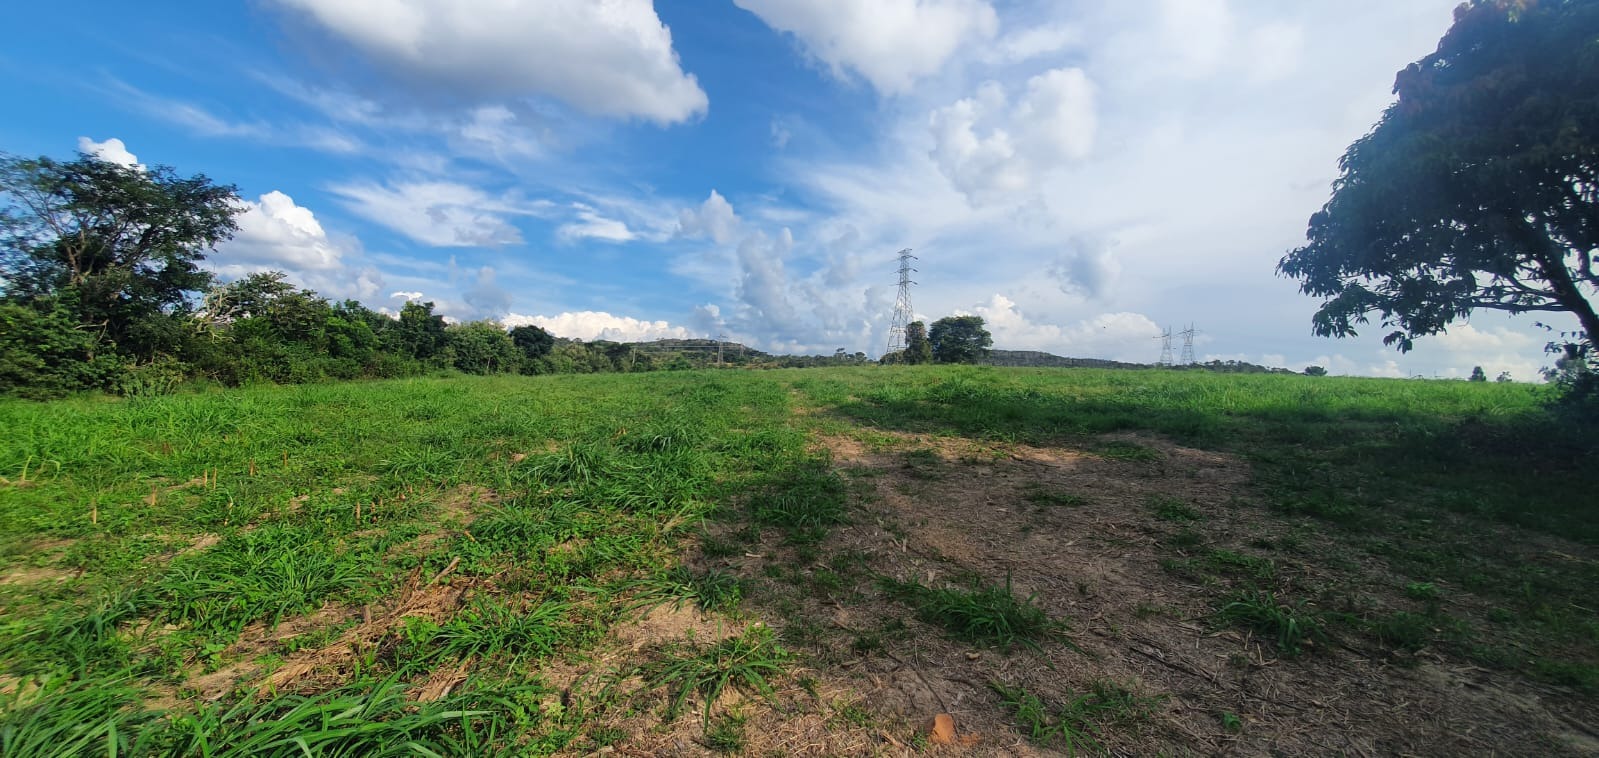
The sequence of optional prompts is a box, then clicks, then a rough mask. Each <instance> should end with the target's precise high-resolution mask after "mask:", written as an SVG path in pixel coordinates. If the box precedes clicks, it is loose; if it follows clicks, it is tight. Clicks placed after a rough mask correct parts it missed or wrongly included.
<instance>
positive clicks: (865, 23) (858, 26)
mask: <svg viewBox="0 0 1599 758" xmlns="http://www.w3.org/2000/svg"><path fill="white" fill-rule="evenodd" d="M734 3H735V4H736V5H738V7H740V8H743V9H744V10H747V11H749V12H751V13H754V14H755V15H756V16H759V17H760V19H761V20H762V21H764V22H766V25H767V26H770V27H772V28H773V29H776V30H778V31H783V32H788V33H790V34H793V35H794V36H795V37H796V38H798V39H799V41H800V43H801V44H802V45H803V46H804V48H805V50H806V52H808V53H809V54H810V55H812V56H814V57H815V58H816V59H817V60H820V61H821V62H822V63H824V64H826V65H827V66H828V67H829V68H830V69H831V70H832V71H833V73H834V75H836V76H840V77H842V76H844V73H845V71H853V72H855V73H857V74H859V75H861V76H862V77H864V78H865V79H866V81H868V82H870V83H871V84H872V86H873V87H875V88H877V90H878V91H879V92H885V93H891V94H896V93H903V92H906V91H908V90H909V89H910V88H911V86H912V85H913V84H915V83H916V81H917V80H918V79H920V78H922V77H925V76H927V75H929V74H933V73H935V72H937V71H938V70H939V69H941V68H942V67H943V66H944V63H945V61H947V60H949V58H950V57H951V56H953V55H954V54H955V53H956V51H957V50H959V49H960V48H961V47H962V46H963V45H965V44H968V43H971V42H975V41H982V40H987V39H989V38H992V37H993V36H994V33H995V31H996V30H997V29H998V28H999V18H998V16H997V15H996V14H995V13H994V8H993V6H991V5H989V4H988V2H986V0H873V2H859V1H858V0H734Z"/></svg>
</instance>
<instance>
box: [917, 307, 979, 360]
mask: <svg viewBox="0 0 1599 758" xmlns="http://www.w3.org/2000/svg"><path fill="white" fill-rule="evenodd" d="M927 341H928V342H929V343H930V345H931V350H932V353H933V359H934V360H936V361H938V362H939V363H976V362H978V361H980V360H982V359H983V358H984V357H985V356H987V355H988V348H989V347H991V346H992V345H993V344H994V338H993V336H992V335H990V334H989V333H988V330H987V329H984V328H983V318H982V317H981V316H946V317H944V318H941V319H939V320H937V321H934V322H933V328H932V329H931V330H929V331H928V334H927ZM907 352H909V351H907Z"/></svg>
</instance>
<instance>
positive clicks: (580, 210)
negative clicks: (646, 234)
mask: <svg viewBox="0 0 1599 758" xmlns="http://www.w3.org/2000/svg"><path fill="white" fill-rule="evenodd" d="M572 207H573V208H574V209H576V211H577V218H578V220H577V221H573V222H570V223H566V224H562V225H561V226H560V228H558V229H556V230H555V234H556V236H558V237H560V238H561V239H563V240H565V241H567V242H573V241H576V240H581V239H596V240H600V241H602V242H628V241H631V240H633V239H635V238H636V237H637V236H638V235H636V234H634V233H633V230H631V229H629V228H627V224H625V223H622V222H621V221H617V220H616V219H614V218H606V217H605V216H603V215H601V214H600V212H599V211H597V210H595V209H594V208H593V207H592V206H589V205H586V204H584V203H573V204H572Z"/></svg>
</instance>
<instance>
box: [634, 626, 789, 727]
mask: <svg viewBox="0 0 1599 758" xmlns="http://www.w3.org/2000/svg"><path fill="white" fill-rule="evenodd" d="M792 657H793V656H792V654H791V653H789V652H788V651H787V650H785V649H783V647H782V646H781V645H778V644H777V641H776V639H775V638H774V636H773V634H772V630H771V629H770V628H769V627H765V626H754V627H750V628H749V629H747V630H745V631H744V633H743V634H740V635H738V636H736V637H728V638H727V639H724V640H722V641H720V642H715V643H711V644H694V643H679V644H672V645H669V646H668V647H667V648H666V649H664V650H663V651H662V654H661V656H660V657H659V659H658V660H656V661H653V662H651V663H650V664H649V665H647V666H645V667H643V669H642V670H641V671H640V672H639V674H640V675H641V676H642V677H643V679H644V683H645V687H646V688H648V689H651V690H656V689H659V690H663V691H665V692H666V696H667V706H666V717H667V718H668V719H672V718H676V717H677V716H678V715H679V714H681V713H682V712H683V710H684V709H685V708H686V707H687V706H688V704H689V700H690V698H691V697H693V696H694V695H698V696H699V697H700V698H701V699H702V700H703V701H704V703H705V723H706V724H707V725H709V724H710V722H711V715H712V712H713V709H714V708H715V706H716V701H717V699H718V698H719V697H721V695H722V692H723V691H725V690H726V689H727V688H729V687H739V688H742V689H745V690H748V691H750V692H753V693H755V694H758V695H766V696H770V695H771V693H772V680H773V679H775V678H777V677H778V676H780V675H782V674H783V673H784V672H785V671H786V669H787V666H788V663H789V661H790V660H791V659H792Z"/></svg>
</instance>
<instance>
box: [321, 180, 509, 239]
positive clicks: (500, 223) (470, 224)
mask: <svg viewBox="0 0 1599 758" xmlns="http://www.w3.org/2000/svg"><path fill="white" fill-rule="evenodd" d="M331 190H332V192H333V193H334V194H336V195H338V196H339V197H341V198H343V199H344V205H345V207H347V208H349V209H350V211H351V212H353V213H356V214H358V215H360V216H363V217H365V218H367V219H369V220H371V221H373V222H376V223H379V224H382V225H384V226H387V227H389V228H390V229H393V230H395V231H397V232H399V233H401V234H404V235H405V236H407V237H410V238H411V239H413V240H416V241H417V242H420V243H422V244H424V245H432V246H434V247H494V246H498V245H511V244H517V243H520V242H521V241H522V233H521V232H520V231H519V230H517V228H516V227H515V226H512V225H511V224H510V222H508V221H507V220H506V216H507V215H510V214H515V213H528V212H531V209H530V208H523V207H518V206H517V204H515V203H512V202H508V201H505V200H503V199H500V198H495V197H492V196H490V195H489V194H487V193H485V192H483V191H482V190H479V189H477V188H475V187H469V186H467V185H465V184H458V183H455V182H446V181H419V182H401V183H398V184H395V185H393V186H389V187H384V186H380V185H377V184H372V183H363V184H343V185H337V186H334V187H332V188H331Z"/></svg>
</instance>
